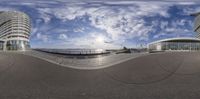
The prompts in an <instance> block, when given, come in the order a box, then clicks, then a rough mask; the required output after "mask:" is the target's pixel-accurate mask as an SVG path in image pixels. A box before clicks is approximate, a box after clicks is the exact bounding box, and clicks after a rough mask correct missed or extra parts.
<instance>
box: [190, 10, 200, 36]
mask: <svg viewBox="0 0 200 99" xmlns="http://www.w3.org/2000/svg"><path fill="white" fill-rule="evenodd" d="M191 16H195V20H194V31H195V32H197V38H200V12H199V13H193V14H191Z"/></svg>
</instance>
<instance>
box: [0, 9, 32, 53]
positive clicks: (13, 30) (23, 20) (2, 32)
mask: <svg viewBox="0 0 200 99" xmlns="http://www.w3.org/2000/svg"><path fill="white" fill-rule="evenodd" d="M30 27H31V25H30V18H29V16H28V15H26V14H25V13H23V12H18V11H1V12H0V50H20V51H24V50H26V49H29V48H30V45H29V36H30V31H31V28H30Z"/></svg>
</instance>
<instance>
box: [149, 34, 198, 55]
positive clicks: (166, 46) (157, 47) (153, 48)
mask: <svg viewBox="0 0 200 99" xmlns="http://www.w3.org/2000/svg"><path fill="white" fill-rule="evenodd" d="M148 50H149V52H158V51H200V39H198V38H187V37H182V38H169V39H163V40H159V41H155V42H152V43H149V44H148Z"/></svg>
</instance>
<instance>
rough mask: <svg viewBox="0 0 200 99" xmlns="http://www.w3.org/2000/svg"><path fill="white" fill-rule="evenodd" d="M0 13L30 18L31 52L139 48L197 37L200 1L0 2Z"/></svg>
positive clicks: (24, 0)
mask: <svg viewBox="0 0 200 99" xmlns="http://www.w3.org/2000/svg"><path fill="white" fill-rule="evenodd" d="M0 2H2V3H0V10H1V11H22V12H24V13H26V14H27V15H29V16H30V19H31V24H32V29H31V30H32V31H31V36H30V45H31V47H32V48H58V49H60V48H61V49H65V48H103V49H115V48H122V47H123V46H126V47H128V48H135V47H142V46H145V45H147V44H148V43H150V42H152V41H156V40H160V39H165V38H173V37H195V35H196V33H195V32H193V22H194V17H193V16H190V14H191V13H195V12H198V11H200V2H198V0H196V1H195V0H193V1H183V0H178V1H177V0H170V1H168V0H164V1H159V0H157V1H153V0H152V1H145V0H143V1H136V0H134V1H124V0H123V1H120V0H100V1H99V0H98V1H92V0H90V1H85V0H71V1H70V0H66V1H64V0H51V1H50V0H49V1H47V0H34V1H33V0H30V1H28V0H17V1H16V0H0Z"/></svg>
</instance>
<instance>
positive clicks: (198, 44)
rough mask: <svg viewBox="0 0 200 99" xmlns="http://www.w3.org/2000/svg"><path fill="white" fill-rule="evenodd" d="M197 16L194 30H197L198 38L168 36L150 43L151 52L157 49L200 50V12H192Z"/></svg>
mask: <svg viewBox="0 0 200 99" xmlns="http://www.w3.org/2000/svg"><path fill="white" fill-rule="evenodd" d="M191 16H195V20H194V31H195V32H197V36H196V38H189V37H182V38H168V39H163V40H159V41H155V42H152V43H149V44H148V45H147V46H148V50H149V52H157V51H200V12H199V13H194V14H191Z"/></svg>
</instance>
